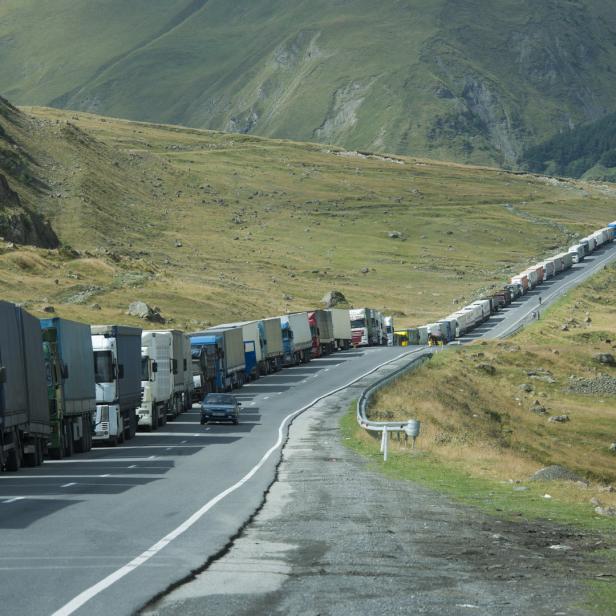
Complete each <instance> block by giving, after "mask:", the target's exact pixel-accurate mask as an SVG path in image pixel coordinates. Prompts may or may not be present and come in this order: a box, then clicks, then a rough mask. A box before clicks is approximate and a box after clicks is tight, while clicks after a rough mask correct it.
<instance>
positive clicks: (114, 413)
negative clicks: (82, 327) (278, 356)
mask: <svg viewBox="0 0 616 616" xmlns="http://www.w3.org/2000/svg"><path fill="white" fill-rule="evenodd" d="M90 331H91V335H92V350H93V352H94V380H95V382H96V413H95V415H94V417H93V421H92V433H93V439H94V441H105V442H109V443H111V444H112V445H117V444H118V443H123V442H124V440H125V439H126V440H128V439H131V438H133V437H134V436H135V432H136V431H137V409H138V408H139V406H140V404H141V330H140V329H137V328H135V327H123V326H120V325H93V326H92V327H91V328H90Z"/></svg>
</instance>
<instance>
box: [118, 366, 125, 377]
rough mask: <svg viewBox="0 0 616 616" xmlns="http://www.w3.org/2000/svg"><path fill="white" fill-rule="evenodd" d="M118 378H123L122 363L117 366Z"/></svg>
mask: <svg viewBox="0 0 616 616" xmlns="http://www.w3.org/2000/svg"><path fill="white" fill-rule="evenodd" d="M118 378H119V379H123V378H124V364H120V365H119V366H118Z"/></svg>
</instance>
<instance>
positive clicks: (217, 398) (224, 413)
mask: <svg viewBox="0 0 616 616" xmlns="http://www.w3.org/2000/svg"><path fill="white" fill-rule="evenodd" d="M240 406H242V404H241V403H240V402H238V401H237V400H236V398H235V396H231V395H230V394H207V395H206V396H205V398H203V401H202V402H201V425H203V424H205V423H207V422H208V421H230V422H231V423H233V424H238V423H239V422H240Z"/></svg>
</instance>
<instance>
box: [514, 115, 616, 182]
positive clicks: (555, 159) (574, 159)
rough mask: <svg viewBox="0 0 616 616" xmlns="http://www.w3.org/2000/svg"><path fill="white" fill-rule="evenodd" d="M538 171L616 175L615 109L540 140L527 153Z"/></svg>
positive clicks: (608, 177)
mask: <svg viewBox="0 0 616 616" xmlns="http://www.w3.org/2000/svg"><path fill="white" fill-rule="evenodd" d="M524 162H525V163H526V166H527V167H528V168H529V169H530V170H531V171H533V172H535V173H549V174H550V175H566V176H571V177H577V178H579V177H586V178H588V179H596V180H608V181H614V180H615V179H616V113H611V114H609V115H607V116H605V117H604V118H601V119H600V120H597V121H596V122H593V123H591V124H583V125H581V126H578V127H577V128H575V129H573V130H570V131H565V132H563V133H560V134H559V135H556V136H555V137H552V138H551V139H548V140H547V141H545V142H543V143H540V144H538V145H536V146H534V147H532V148H530V149H529V150H527V151H526V152H525V153H524Z"/></svg>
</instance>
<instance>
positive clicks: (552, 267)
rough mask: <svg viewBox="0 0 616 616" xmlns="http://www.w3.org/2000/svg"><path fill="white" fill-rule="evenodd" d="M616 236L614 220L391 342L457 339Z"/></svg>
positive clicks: (400, 333) (423, 342) (408, 330)
mask: <svg viewBox="0 0 616 616" xmlns="http://www.w3.org/2000/svg"><path fill="white" fill-rule="evenodd" d="M615 237H616V221H614V222H612V223H610V224H608V225H607V227H604V228H602V229H599V230H598V231H595V232H594V233H592V234H591V235H589V236H588V237H585V238H583V239H581V240H580V241H579V242H578V243H577V244H574V245H573V246H571V247H570V248H569V249H568V251H567V252H561V253H559V254H557V255H554V256H553V257H550V258H548V259H545V260H544V261H541V262H539V263H537V264H535V265H533V266H531V267H529V268H528V269H526V270H524V271H523V272H521V273H520V274H517V275H515V276H512V278H511V280H510V283H509V284H507V285H505V286H504V287H503V288H502V289H500V290H498V291H496V293H494V294H492V295H491V296H489V297H485V298H483V299H480V300H477V301H475V302H473V303H471V304H469V305H468V306H464V308H461V309H460V310H457V311H456V312H454V313H453V314H450V315H449V316H447V317H445V318H444V319H441V320H440V321H437V322H435V323H429V324H428V325H424V326H421V327H414V328H410V329H404V330H399V331H396V332H395V335H394V344H396V345H401V346H407V345H415V344H418V345H422V344H440V343H442V344H447V343H449V342H451V341H453V340H455V339H456V338H460V337H461V336H464V335H465V334H466V333H468V332H470V331H471V330H473V329H474V328H475V327H477V326H478V325H480V324H481V323H483V322H484V321H486V320H487V319H489V318H490V316H492V315H493V314H494V313H496V312H498V311H499V310H500V309H501V308H503V307H505V306H508V305H509V304H511V302H512V301H513V300H515V299H516V298H518V297H520V296H522V295H525V294H526V293H528V292H529V291H530V290H532V289H534V288H535V287H537V286H538V285H540V284H541V283H543V282H544V281H545V280H548V279H550V278H553V277H554V276H557V275H558V274H560V273H561V272H564V271H567V270H569V269H571V267H573V265H574V264H575V263H581V262H582V261H583V260H584V258H585V257H586V256H588V255H589V254H591V253H592V252H594V251H595V250H596V249H597V248H600V247H601V246H604V245H605V244H607V243H609V242H612V241H614V239H615Z"/></svg>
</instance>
